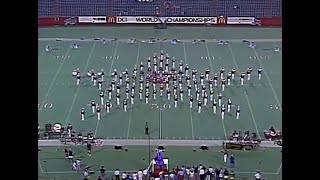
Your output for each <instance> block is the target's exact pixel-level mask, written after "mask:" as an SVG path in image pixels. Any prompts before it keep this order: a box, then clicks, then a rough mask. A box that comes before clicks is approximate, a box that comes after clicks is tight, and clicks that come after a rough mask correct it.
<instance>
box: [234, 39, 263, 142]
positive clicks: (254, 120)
mask: <svg viewBox="0 0 320 180" xmlns="http://www.w3.org/2000/svg"><path fill="white" fill-rule="evenodd" d="M228 46H229V49H230V52H231V55H232V59H233V62H234V65H235V66H236V68H237V71H239V66H238V64H237V61H236V58H235V56H234V54H233V51H232V48H231V45H230V44H228ZM242 90H243V93H244V95H245V96H246V100H247V103H248V106H249V110H250V114H251V117H252V120H253V124H254V126H255V128H256V131H257V135H258V137H259V139H261V136H260V134H259V130H258V126H257V123H256V119H255V118H254V115H253V111H252V108H251V104H250V101H249V97H248V94H247V93H246V91H245V89H244V87H242Z"/></svg>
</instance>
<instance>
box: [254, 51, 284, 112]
mask: <svg viewBox="0 0 320 180" xmlns="http://www.w3.org/2000/svg"><path fill="white" fill-rule="evenodd" d="M253 51H254V53H255V55H256V56H257V59H258V61H259V64H260V66H261V67H262V69H263V70H264V71H263V72H264V74H265V75H266V78H267V80H268V83H269V85H270V87H271V90H272V92H273V95H274V97H275V99H276V101H277V103H278V106H279V109H280V111H282V106H281V103H280V101H279V99H278V96H277V94H276V92H275V90H274V88H273V86H272V83H271V81H270V78H269V76H268V73H267V71H266V69H265V68H264V67H263V64H262V62H261V59H260V57H259V54H258V53H257V51H256V50H255V49H254V48H253Z"/></svg>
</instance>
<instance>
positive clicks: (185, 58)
mask: <svg viewBox="0 0 320 180" xmlns="http://www.w3.org/2000/svg"><path fill="white" fill-rule="evenodd" d="M182 44H183V53H184V63H185V64H187V53H186V46H185V44H184V42H183V43H182ZM189 114H190V122H191V135H192V139H193V140H194V129H193V118H192V111H191V109H190V108H189Z"/></svg>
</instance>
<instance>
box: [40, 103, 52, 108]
mask: <svg viewBox="0 0 320 180" xmlns="http://www.w3.org/2000/svg"><path fill="white" fill-rule="evenodd" d="M40 107H41V104H38V109H40ZM52 107H53V104H52V103H44V104H43V107H42V108H43V109H51V108H52Z"/></svg>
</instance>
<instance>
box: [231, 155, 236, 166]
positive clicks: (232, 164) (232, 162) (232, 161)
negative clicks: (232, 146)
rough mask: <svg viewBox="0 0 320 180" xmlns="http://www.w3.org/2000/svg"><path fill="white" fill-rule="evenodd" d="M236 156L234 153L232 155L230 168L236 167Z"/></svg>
mask: <svg viewBox="0 0 320 180" xmlns="http://www.w3.org/2000/svg"><path fill="white" fill-rule="evenodd" d="M234 163H235V158H234V156H233V155H231V156H230V168H234Z"/></svg>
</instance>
